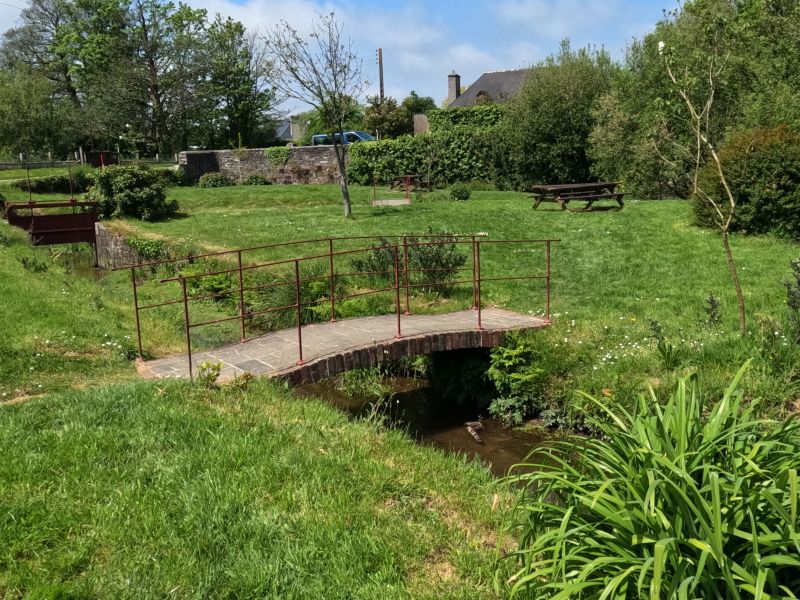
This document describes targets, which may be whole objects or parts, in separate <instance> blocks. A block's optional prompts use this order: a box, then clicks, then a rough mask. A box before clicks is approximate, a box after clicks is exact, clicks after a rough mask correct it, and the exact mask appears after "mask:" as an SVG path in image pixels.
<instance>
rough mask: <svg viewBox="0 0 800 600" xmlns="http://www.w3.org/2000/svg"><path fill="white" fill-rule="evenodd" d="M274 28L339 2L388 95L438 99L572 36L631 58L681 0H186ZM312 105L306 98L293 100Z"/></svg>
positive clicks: (6, 6)
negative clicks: (453, 80)
mask: <svg viewBox="0 0 800 600" xmlns="http://www.w3.org/2000/svg"><path fill="white" fill-rule="evenodd" d="M184 1H188V3H189V4H190V5H192V6H195V7H203V8H206V9H207V10H208V11H209V13H212V14H213V13H221V14H223V15H229V16H231V17H233V18H235V19H239V20H240V21H242V22H243V23H244V24H245V25H246V26H247V27H248V28H251V29H258V30H261V31H264V30H266V29H268V28H269V27H271V26H274V24H275V23H277V22H278V21H279V20H280V19H285V20H286V21H288V22H289V23H291V24H292V25H293V26H294V27H295V28H296V29H298V30H299V31H301V32H303V31H305V30H306V28H307V24H308V23H309V22H310V20H311V19H312V18H313V17H314V15H315V14H316V13H319V12H328V11H335V12H336V15H337V18H339V19H340V20H341V21H342V22H343V23H344V25H345V31H346V34H347V35H349V36H350V37H352V38H353V40H354V42H355V44H356V46H357V48H358V52H359V54H360V56H361V57H362V58H363V60H364V71H365V73H366V75H367V78H368V79H370V80H374V81H375V82H376V83H375V85H374V87H373V90H372V93H377V63H376V58H375V54H376V52H375V51H376V48H378V47H382V48H383V58H384V81H385V89H386V93H387V94H388V95H391V96H394V97H396V98H398V99H402V98H403V97H405V96H406V95H407V94H408V92H409V91H410V90H412V89H413V90H416V91H417V93H419V94H421V95H426V96H431V97H433V98H434V100H436V102H437V103H439V102H441V101H442V100H443V99H444V98H445V96H446V95H447V74H448V73H450V72H451V71H453V70H455V71H456V72H458V73H459V74H460V75H461V81H462V84H464V85H466V84H469V83H470V82H472V81H474V80H475V79H476V78H477V77H478V76H480V74H481V73H483V72H484V71H489V70H501V69H515V68H520V67H525V66H528V65H531V64H534V63H536V62H537V61H539V60H541V59H543V58H544V57H546V56H547V55H548V54H551V53H553V52H555V51H557V49H558V45H559V42H560V40H561V39H563V38H564V37H569V38H570V40H571V41H572V45H573V47H579V46H584V45H586V44H595V45H597V46H604V47H605V48H606V49H607V50H608V51H609V52H611V54H612V55H613V56H614V57H615V58H621V57H622V55H623V53H624V50H625V47H626V45H627V44H628V43H629V42H630V40H631V39H633V38H634V37H641V36H642V35H644V34H645V33H647V32H648V31H649V30H650V29H652V27H653V26H654V25H655V23H656V22H657V21H658V20H659V19H660V18H661V16H662V14H663V12H662V11H663V9H665V8H666V9H673V8H675V7H676V6H677V0H485V1H470V0H461V1H459V0H431V1H422V0H419V1H407V2H402V1H398V0H395V1H389V0H374V1H371V2H370V1H366V0H327V1H326V0H184ZM24 4H25V0H2V2H1V3H0V26H1V27H2V28H3V29H6V28H7V27H10V26H11V25H12V24H13V22H14V21H15V19H16V18H17V15H18V14H19V10H18V9H17V8H14V6H24ZM291 108H296V109H303V108H304V107H299V106H298V107H291Z"/></svg>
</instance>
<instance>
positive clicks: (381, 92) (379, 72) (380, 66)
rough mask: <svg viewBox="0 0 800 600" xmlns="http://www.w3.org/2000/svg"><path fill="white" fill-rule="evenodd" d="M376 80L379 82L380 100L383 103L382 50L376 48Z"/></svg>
mask: <svg viewBox="0 0 800 600" xmlns="http://www.w3.org/2000/svg"><path fill="white" fill-rule="evenodd" d="M378 80H379V81H380V99H381V102H383V48H378Z"/></svg>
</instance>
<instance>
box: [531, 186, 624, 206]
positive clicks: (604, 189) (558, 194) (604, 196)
mask: <svg viewBox="0 0 800 600" xmlns="http://www.w3.org/2000/svg"><path fill="white" fill-rule="evenodd" d="M617 185H618V184H617V182H615V181H599V182H597V183H562V184H556V185H535V186H533V187H531V188H530V189H529V191H530V192H531V197H532V198H533V201H534V202H533V208H538V207H539V204H541V203H542V202H557V203H558V204H559V206H561V210H571V209H569V207H568V206H567V204H569V202H570V201H580V202H585V203H586V205H585V206H584V207H583V208H582V209H578V210H584V211H588V210H593V205H594V203H595V202H597V201H598V200H616V202H617V204H618V205H619V206H618V207H614V208H618V209H619V210H622V209H623V208H624V207H625V204H624V203H623V201H622V198H623V197H624V196H625V193H624V192H617V191H616V189H617ZM607 208H608V207H607Z"/></svg>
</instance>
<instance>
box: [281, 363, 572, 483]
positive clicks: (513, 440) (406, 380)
mask: <svg viewBox="0 0 800 600" xmlns="http://www.w3.org/2000/svg"><path fill="white" fill-rule="evenodd" d="M384 383H388V384H390V386H391V388H392V393H391V396H390V397H389V398H388V399H386V400H383V401H381V402H380V403H379V405H376V404H375V397H374V396H369V397H358V396H355V397H354V396H351V395H348V394H345V393H343V392H342V391H340V390H339V389H337V387H336V382H335V380H332V379H329V380H325V381H322V382H319V383H313V384H307V385H303V386H299V387H297V388H295V392H296V393H297V394H298V395H299V396H306V397H314V398H322V399H323V400H325V401H327V402H329V403H331V404H333V405H334V406H336V407H338V408H340V409H342V410H344V411H346V412H347V413H349V414H351V415H353V416H366V415H368V414H370V412H371V411H377V412H378V413H379V414H380V415H382V416H385V417H386V418H387V420H388V422H389V423H390V424H391V426H393V427H398V428H401V429H405V430H406V431H408V433H409V435H411V436H412V437H414V439H416V440H417V441H418V442H419V443H421V444H426V445H429V446H434V447H436V448H441V449H443V450H446V451H448V452H454V453H460V454H465V455H467V456H469V457H478V458H480V460H481V461H483V463H484V464H486V466H487V467H488V468H489V469H490V470H491V472H492V473H493V474H494V475H496V476H498V477H502V476H504V475H506V474H507V473H508V469H509V468H510V467H511V466H512V465H515V464H517V463H519V462H522V461H523V460H524V459H525V457H526V456H527V455H528V454H529V453H530V451H531V450H533V449H534V448H535V447H537V446H539V445H541V444H542V443H545V442H547V441H548V440H552V439H556V438H559V437H560V436H559V434H558V433H553V432H550V431H548V430H547V429H545V428H544V427H541V426H539V425H536V424H529V425H526V426H525V427H523V428H519V429H507V428H505V427H503V425H502V424H501V423H500V422H499V421H498V420H496V419H492V418H486V416H487V415H486V411H483V413H481V412H480V411H478V410H476V409H475V408H472V407H466V406H453V405H449V406H448V404H447V403H446V402H435V401H434V400H435V399H434V398H432V397H431V396H432V390H431V388H430V387H429V386H428V384H427V382H426V381H425V380H424V379H415V378H411V377H391V378H387V379H386V380H385V381H384ZM478 420H480V422H481V425H482V426H483V429H482V430H480V431H478V432H477V434H478V436H479V437H480V439H481V442H478V441H476V440H475V439H474V438H473V436H472V434H471V433H470V432H469V431H468V430H467V426H466V425H465V423H467V422H472V421H478Z"/></svg>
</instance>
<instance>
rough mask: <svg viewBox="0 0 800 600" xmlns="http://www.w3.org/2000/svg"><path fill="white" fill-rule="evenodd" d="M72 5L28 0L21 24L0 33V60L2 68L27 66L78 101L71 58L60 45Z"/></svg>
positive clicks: (72, 12)
mask: <svg viewBox="0 0 800 600" xmlns="http://www.w3.org/2000/svg"><path fill="white" fill-rule="evenodd" d="M74 15H75V7H74V5H71V4H70V3H68V2H67V1H66V0H31V2H30V3H29V4H28V6H27V7H26V8H24V9H23V10H22V12H21V13H20V19H21V21H22V24H21V25H20V26H19V27H14V28H11V29H9V30H8V31H6V32H5V33H4V34H3V45H2V50H0V61H1V62H2V65H3V66H4V67H5V68H9V69H18V68H27V69H29V70H31V71H35V72H37V73H39V74H40V75H42V76H43V77H45V78H47V79H48V80H50V81H51V82H52V83H53V86H54V87H53V90H52V93H53V94H55V95H64V96H67V97H68V98H69V99H70V100H71V101H72V103H73V104H74V105H76V106H78V105H79V104H80V101H79V97H78V87H77V83H76V82H75V80H74V72H73V62H74V61H73V60H72V57H71V56H70V55H69V53H68V51H67V49H66V48H65V46H64V45H62V43H61V42H62V39H61V38H62V36H63V32H64V29H65V27H66V26H68V25H69V24H70V23H71V22H72V21H73V19H74Z"/></svg>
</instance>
